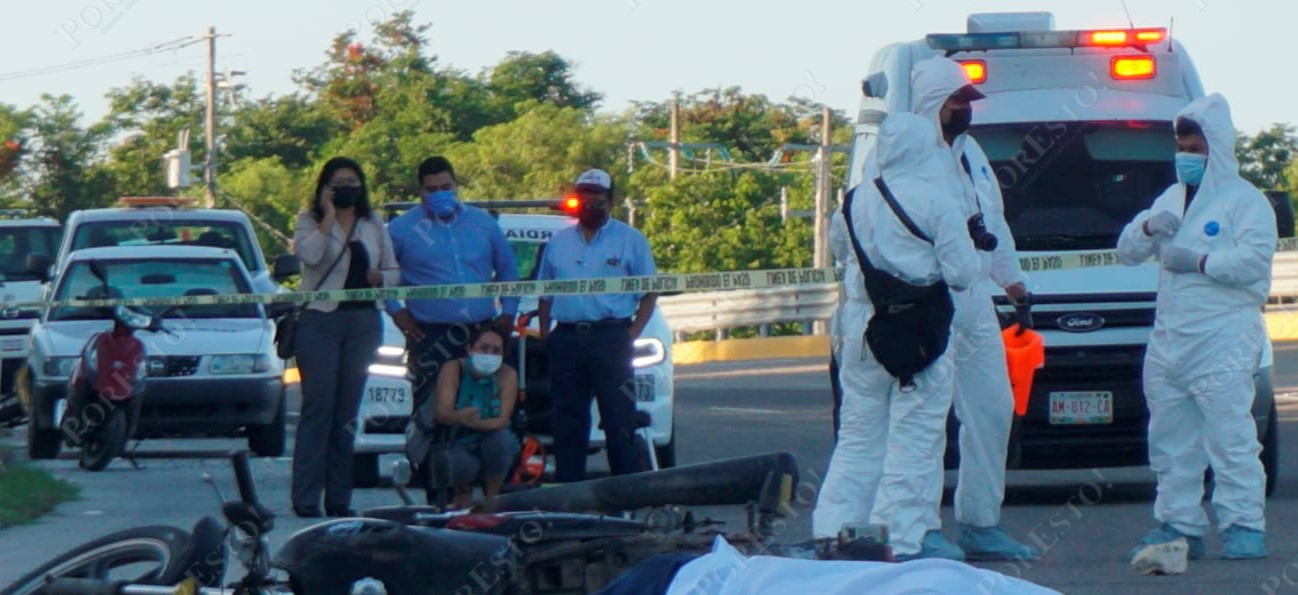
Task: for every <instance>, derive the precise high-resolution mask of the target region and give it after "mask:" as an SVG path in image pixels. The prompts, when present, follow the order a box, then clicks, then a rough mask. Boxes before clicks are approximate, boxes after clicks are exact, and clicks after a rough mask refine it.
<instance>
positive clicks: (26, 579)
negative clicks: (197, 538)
mask: <svg viewBox="0 0 1298 595" xmlns="http://www.w3.org/2000/svg"><path fill="white" fill-rule="evenodd" d="M189 542H190V536H189V533H187V532H185V530H184V529H180V528H177V527H170V526H166V525H152V526H145V527H132V528H130V529H126V530H123V531H118V532H116V533H111V534H108V535H105V536H103V537H100V538H99V539H96V540H94V541H90V542H88V543H85V544H82V545H79V546H77V547H75V548H73V549H71V550H68V551H67V552H64V553H63V554H62V555H60V556H59V557H57V558H54V559H53V560H50V561H49V562H46V563H45V564H43V565H41V566H40V567H39V568H37V569H35V570H33V571H31V572H29V573H27V574H25V575H23V576H22V578H19V579H18V580H17V581H14V583H13V584H11V585H9V586H8V587H5V588H4V590H2V591H0V595H32V594H35V593H40V592H41V590H42V588H43V587H44V586H45V578H46V577H53V578H86V579H99V580H129V581H131V582H135V583H144V584H151V585H174V584H175V583H177V582H179V581H180V579H181V578H182V577H183V576H184V574H185V571H186V568H187V566H188V565H189V561H188V560H187V556H186V555H185V552H186V548H187V547H188V546H189ZM141 564H150V565H151V568H150V569H149V570H147V571H144V572H141V570H140V566H139V565H141ZM123 569H125V570H126V571H128V572H130V576H126V577H123V576H115V575H114V574H113V571H114V570H117V571H118V572H119V573H121V574H124V572H123Z"/></svg>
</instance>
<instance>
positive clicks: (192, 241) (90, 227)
mask: <svg viewBox="0 0 1298 595" xmlns="http://www.w3.org/2000/svg"><path fill="white" fill-rule="evenodd" d="M252 241H253V240H252V238H250V237H248V233H247V231H246V228H245V227H244V226H243V225H240V224H238V223H235V222H221V221H210V220H206V221H205V220H201V219H199V220H184V219H170V218H167V217H162V216H154V217H150V216H147V215H144V214H141V217H140V220H138V221H87V222H85V223H83V224H81V225H78V226H77V230H76V235H75V236H73V238H72V250H81V249H83V248H99V247H102V246H148V245H167V246H209V247H215V248H228V249H230V250H234V251H235V252H236V253H238V255H239V258H240V259H241V260H243V266H244V267H245V268H247V269H248V270H249V271H257V270H260V269H261V265H260V263H258V262H256V258H255V251H254V250H253V248H252Z"/></svg>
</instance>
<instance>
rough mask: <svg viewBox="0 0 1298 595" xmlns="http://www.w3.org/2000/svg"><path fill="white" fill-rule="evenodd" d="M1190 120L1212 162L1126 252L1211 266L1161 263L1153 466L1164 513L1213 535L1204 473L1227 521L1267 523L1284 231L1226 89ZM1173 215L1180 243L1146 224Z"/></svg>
mask: <svg viewBox="0 0 1298 595" xmlns="http://www.w3.org/2000/svg"><path fill="white" fill-rule="evenodd" d="M1179 117H1185V118H1189V119H1191V120H1194V121H1195V122H1197V123H1198V124H1199V126H1200V127H1201V128H1202V129H1203V133H1204V137H1205V140H1207V141H1208V165H1207V170H1206V173H1205V174H1204V177H1203V180H1202V181H1201V183H1200V185H1199V190H1198V193H1197V194H1196V195H1195V196H1194V197H1193V199H1192V200H1191V202H1190V208H1189V209H1188V210H1186V209H1185V196H1186V186H1185V184H1182V183H1177V184H1174V185H1173V186H1171V187H1169V188H1168V189H1167V190H1166V191H1164V192H1163V194H1161V195H1160V196H1159V197H1158V198H1156V199H1155V200H1154V203H1153V205H1152V206H1150V208H1149V209H1148V210H1145V211H1142V212H1140V213H1139V214H1137V215H1136V217H1135V219H1133V220H1132V221H1131V223H1129V224H1128V225H1127V226H1126V228H1124V229H1123V231H1122V236H1121V238H1120V239H1119V240H1118V255H1119V257H1120V258H1121V260H1122V262H1123V264H1127V265H1137V264H1140V263H1142V262H1144V261H1145V260H1147V259H1148V258H1149V257H1150V256H1156V255H1158V254H1160V253H1161V252H1162V250H1164V249H1165V248H1167V247H1168V246H1169V245H1171V246H1181V247H1184V248H1188V249H1190V250H1193V251H1195V252H1197V253H1200V254H1207V261H1206V262H1205V263H1204V272H1203V273H1199V272H1191V273H1172V272H1169V271H1167V270H1160V272H1159V277H1158V301H1157V314H1156V315H1155V319H1154V331H1153V333H1152V334H1151V335H1150V338H1149V345H1148V347H1147V351H1146V355H1145V370H1144V389H1145V399H1146V401H1147V403H1148V406H1149V437H1148V439H1149V464H1150V467H1151V468H1152V470H1153V471H1154V473H1155V474H1156V475H1157V477H1158V496H1157V497H1156V499H1155V501H1154V518H1155V519H1156V520H1158V521H1159V522H1160V523H1167V524H1170V525H1171V526H1172V527H1173V528H1175V529H1176V530H1177V531H1180V532H1181V533H1183V534H1186V535H1191V536H1202V535H1203V534H1204V533H1205V532H1206V531H1207V529H1208V515H1207V513H1206V512H1205V510H1204V508H1203V506H1202V504H1201V502H1202V498H1203V476H1204V471H1205V469H1206V468H1207V465H1209V464H1211V465H1212V469H1213V473H1214V476H1215V478H1216V484H1217V485H1216V489H1215V490H1214V491H1213V497H1212V501H1213V505H1214V507H1215V508H1216V510H1217V519H1218V524H1219V526H1220V528H1221V529H1223V530H1224V529H1226V528H1228V527H1230V526H1232V525H1239V526H1241V527H1245V528H1249V529H1254V530H1257V531H1265V530H1266V527H1265V521H1264V519H1263V507H1264V504H1265V484H1266V476H1265V472H1264V471H1263V468H1262V463H1261V461H1260V460H1259V458H1258V457H1259V455H1260V452H1261V448H1262V447H1261V445H1260V444H1259V443H1258V440H1257V427H1256V424H1255V422H1254V420H1253V416H1252V415H1251V407H1252V404H1253V399H1254V395H1255V388H1254V384H1253V383H1254V374H1255V373H1256V371H1257V369H1258V365H1259V361H1260V357H1261V353H1262V349H1263V344H1264V343H1265V342H1267V341H1268V340H1269V339H1268V336H1267V332H1266V325H1265V322H1264V320H1263V317H1262V308H1263V306H1264V305H1265V304H1266V299H1267V296H1268V295H1269V294H1270V290H1271V261H1272V258H1273V256H1274V255H1275V249H1276V241H1277V238H1276V236H1277V233H1276V223H1275V212H1274V210H1273V209H1272V207H1271V204H1270V202H1269V201H1268V200H1267V198H1266V196H1265V195H1263V194H1262V193H1261V192H1259V191H1258V190H1257V189H1256V188H1254V187H1253V186H1252V185H1251V184H1249V183H1248V182H1247V181H1245V180H1244V179H1243V178H1241V177H1240V176H1239V163H1238V162H1237V161H1236V160H1235V126H1234V124H1233V122H1232V121H1231V116H1230V108H1229V106H1228V105H1227V104H1226V100H1225V99H1224V98H1223V97H1222V96H1221V95H1219V94H1213V95H1210V96H1208V97H1205V98H1201V99H1198V100H1196V101H1194V102H1193V103H1191V104H1190V105H1188V106H1186V107H1185V109H1183V110H1182V111H1181V112H1180V113H1179V114H1178V118H1179ZM1160 211H1169V212H1171V213H1172V214H1173V215H1176V216H1177V218H1178V219H1180V221H1181V223H1180V226H1179V228H1178V229H1177V232H1176V234H1175V236H1174V237H1172V238H1171V239H1170V240H1167V239H1164V238H1162V237H1161V236H1155V237H1149V236H1146V235H1145V233H1144V231H1143V229H1142V226H1143V225H1144V223H1145V221H1146V220H1148V219H1149V218H1150V217H1151V216H1153V215H1154V214H1155V213H1158V212H1160Z"/></svg>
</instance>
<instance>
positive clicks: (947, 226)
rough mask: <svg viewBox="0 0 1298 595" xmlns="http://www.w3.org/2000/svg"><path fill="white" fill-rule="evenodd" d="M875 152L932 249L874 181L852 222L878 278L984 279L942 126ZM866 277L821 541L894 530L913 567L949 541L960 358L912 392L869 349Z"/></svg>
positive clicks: (947, 357)
mask: <svg viewBox="0 0 1298 595" xmlns="http://www.w3.org/2000/svg"><path fill="white" fill-rule="evenodd" d="M877 150H878V161H879V164H880V167H881V171H882V176H881V177H882V179H883V181H884V183H885V184H887V186H888V187H889V188H890V190H891V192H892V194H893V195H894V196H895V197H896V200H897V202H898V203H899V204H900V206H901V208H902V210H904V211H905V212H906V214H907V215H908V216H909V217H910V219H911V220H912V221H913V222H914V223H915V225H916V226H917V227H918V228H919V230H920V231H922V232H923V233H924V234H925V235H926V236H928V237H929V238H932V240H933V242H934V243H932V244H930V243H928V242H925V241H924V240H922V239H920V238H918V237H916V236H915V235H913V234H912V233H911V232H910V231H909V230H908V229H907V228H906V226H905V225H904V224H903V223H902V221H901V219H899V217H898V216H897V215H896V214H895V213H894V212H893V211H892V209H891V208H890V207H889V206H888V204H887V203H886V202H885V200H884V198H883V195H882V194H881V193H880V191H879V190H878V188H877V187H876V186H875V184H874V183H873V178H870V181H869V182H868V183H865V184H862V185H861V186H859V187H858V188H856V189H854V191H853V192H854V198H853V199H852V202H853V204H852V205H851V212H850V213H845V216H847V217H851V222H852V225H853V229H854V230H855V233H856V234H857V238H858V240H859V242H860V248H861V250H862V251H863V252H864V253H865V255H866V257H867V258H869V259H870V262H871V263H872V264H873V265H874V267H875V268H878V269H880V270H883V271H885V272H888V273H890V274H892V275H895V276H896V277H898V278H900V279H901V280H903V281H906V282H907V283H910V284H912V285H918V286H931V285H933V284H934V283H937V282H938V281H945V282H946V283H947V284H948V285H949V286H951V287H953V288H964V287H967V286H968V285H969V284H970V283H972V282H973V280H974V278H975V277H976V275H977V273H978V265H979V263H978V255H977V254H976V253H975V251H974V247H973V242H972V241H971V240H970V238H969V233H968V231H967V230H966V229H965V221H964V218H962V217H961V215H960V210H959V209H958V208H957V206H956V204H955V201H956V197H955V196H954V194H953V193H952V191H951V186H950V185H949V184H948V183H947V182H946V181H945V180H944V179H943V177H942V176H943V172H944V166H943V160H944V159H945V156H944V155H943V154H942V153H943V145H942V144H941V135H940V134H939V132H938V130H937V127H936V125H935V124H933V123H932V122H931V121H928V120H926V119H924V118H921V117H919V116H916V115H914V114H907V113H899V114H892V115H889V116H888V117H887V118H886V119H885V120H884V122H883V123H882V125H881V126H880V131H879V142H878V149H877ZM853 265H854V266H855V263H853ZM864 278H865V276H864V273H861V272H859V271H857V272H856V273H855V274H849V275H845V278H844V292H845V294H846V297H847V301H846V305H845V306H844V308H843V310H842V312H841V316H840V317H841V321H840V324H841V328H842V336H843V340H844V344H843V351H842V361H841V362H840V364H839V368H840V379H841V382H842V386H843V405H842V413H841V419H840V422H841V426H840V430H839V437H838V443H837V445H836V446H835V447H834V454H833V456H832V457H831V460H830V463H829V470H828V472H827V473H826V477H825V481H824V484H823V485H822V488H821V491H820V494H819V497H818V499H817V502H816V508H815V510H814V511H813V513H812V524H813V531H814V533H815V534H816V536H817V537H833V536H836V535H838V533H839V531H840V529H841V528H842V527H843V526H844V525H846V524H865V523H871V524H878V525H885V526H887V528H888V534H889V539H890V543H891V545H892V548H893V552H894V557H895V558H896V559H898V560H906V559H910V558H915V557H919V556H920V555H921V552H922V551H928V550H931V549H932V547H933V545H932V542H933V539H935V538H936V539H939V540H940V539H941V532H940V531H934V530H932V529H933V527H931V526H929V525H928V524H927V522H926V519H927V518H928V517H929V516H930V515H933V516H935V515H936V514H937V511H936V510H933V511H930V510H928V508H930V507H936V506H938V505H939V504H940V503H936V502H932V501H930V500H929V499H928V498H927V497H926V494H925V490H926V488H927V486H928V485H929V483H930V482H931V481H937V482H939V483H940V482H941V475H942V451H943V447H944V445H945V438H946V432H945V427H946V415H947V411H949V409H950V406H951V379H952V374H951V349H949V348H948V349H947V350H946V351H944V352H943V354H942V355H941V356H940V357H939V358H938V359H937V360H936V361H935V362H934V363H933V364H931V365H930V366H929V367H927V368H926V369H924V370H923V371H921V372H920V373H919V374H917V375H916V376H915V378H914V380H915V387H914V388H913V390H911V391H910V392H902V390H901V388H900V386H899V382H898V380H897V379H896V378H894V377H893V376H891V375H890V374H889V373H888V372H887V371H886V370H885V369H884V367H883V366H882V365H881V364H880V363H879V362H878V361H877V360H876V359H875V357H874V355H873V354H872V353H871V352H870V350H869V348H868V346H867V345H866V342H865V340H864V335H865V329H866V326H867V323H868V322H869V320H870V317H871V316H872V315H873V313H874V307H873V305H872V304H871V302H870V297H869V294H868V293H867V292H866V289H865V285H864ZM932 476H936V479H933V477H932Z"/></svg>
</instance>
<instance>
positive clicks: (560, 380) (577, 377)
mask: <svg viewBox="0 0 1298 595" xmlns="http://www.w3.org/2000/svg"><path fill="white" fill-rule="evenodd" d="M629 328H630V323H626V324H616V323H614V324H603V325H600V326H593V327H590V328H573V327H571V326H568V325H559V326H557V327H556V328H555V329H554V331H552V332H551V333H550V337H549V339H548V340H547V341H546V352H547V355H548V356H549V360H550V398H551V400H552V403H553V410H554V424H553V425H554V429H553V432H554V446H553V452H554V479H555V481H556V482H559V483H567V482H574V481H582V480H584V479H586V456H587V455H586V452H587V450H588V449H589V447H590V430H591V428H590V425H591V419H590V400H591V397H592V396H593V397H594V398H595V400H596V402H597V403H598V406H599V417H600V421H601V423H602V424H603V426H604V436H605V444H606V451H607V454H608V466H609V470H610V471H612V472H613V474H614V475H623V474H627V473H636V472H638V471H642V469H640V468H639V465H638V464H637V463H636V456H635V443H634V436H635V385H634V383H633V381H634V378H633V372H632V369H631V355H632V344H633V339H632V338H631V335H630V333H629V331H628V329H629Z"/></svg>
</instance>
